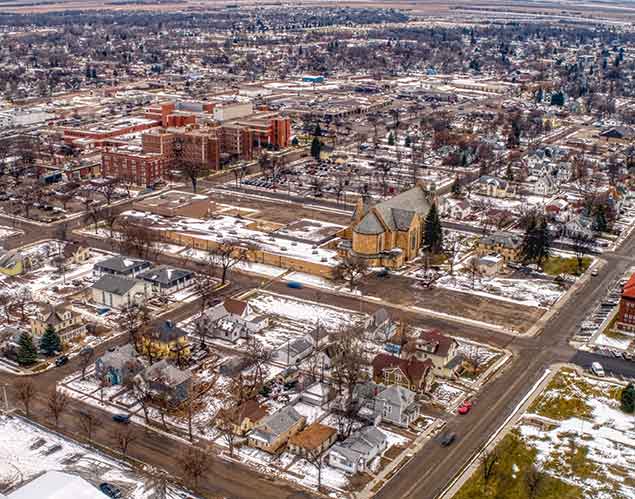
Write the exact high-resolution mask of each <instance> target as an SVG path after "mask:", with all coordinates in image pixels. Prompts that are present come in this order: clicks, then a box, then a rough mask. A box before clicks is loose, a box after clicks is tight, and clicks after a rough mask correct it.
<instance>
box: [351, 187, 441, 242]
mask: <svg viewBox="0 0 635 499" xmlns="http://www.w3.org/2000/svg"><path fill="white" fill-rule="evenodd" d="M429 210H430V201H429V200H428V197H427V193H426V191H425V189H424V188H423V187H422V186H416V187H413V188H412V189H409V190H407V191H405V192H402V193H401V194H399V195H397V196H395V197H393V198H391V199H388V200H387V201H383V202H381V203H379V204H377V205H375V206H374V208H373V210H371V211H369V212H368V213H367V214H366V215H365V216H364V218H362V220H361V221H360V223H359V224H358V225H357V226H356V227H355V232H357V233H359V234H367V235H372V234H381V233H382V232H384V227H383V225H382V223H381V222H382V221H383V223H384V224H386V226H387V227H388V228H389V229H390V230H400V231H406V230H408V228H409V227H410V224H411V223H412V218H413V217H414V215H415V214H418V215H420V216H421V217H425V216H426V215H427V214H428V211H429ZM378 216H379V217H381V221H380V220H379V219H378V218H377V217H378Z"/></svg>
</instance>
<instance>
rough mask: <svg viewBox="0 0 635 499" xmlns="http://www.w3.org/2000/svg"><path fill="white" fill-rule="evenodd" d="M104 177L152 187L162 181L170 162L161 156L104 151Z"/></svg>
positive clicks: (141, 152) (121, 150)
mask: <svg viewBox="0 0 635 499" xmlns="http://www.w3.org/2000/svg"><path fill="white" fill-rule="evenodd" d="M101 163H102V175H103V176H104V177H118V178H123V179H125V181H127V182H130V183H133V184H136V185H141V186H144V185H151V184H153V183H155V182H157V181H158V180H160V179H162V178H163V177H164V176H165V175H166V173H167V171H168V167H169V161H168V160H167V159H166V158H165V157H164V156H162V155H160V154H148V153H145V152H143V151H133V150H129V149H126V148H118V149H114V150H112V151H104V152H103V154H102V156H101Z"/></svg>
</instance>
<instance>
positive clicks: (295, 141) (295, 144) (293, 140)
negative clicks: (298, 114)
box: [291, 137, 300, 146]
mask: <svg viewBox="0 0 635 499" xmlns="http://www.w3.org/2000/svg"><path fill="white" fill-rule="evenodd" d="M299 144H300V141H299V140H298V138H297V137H293V138H292V139H291V145H292V146H297V145H299Z"/></svg>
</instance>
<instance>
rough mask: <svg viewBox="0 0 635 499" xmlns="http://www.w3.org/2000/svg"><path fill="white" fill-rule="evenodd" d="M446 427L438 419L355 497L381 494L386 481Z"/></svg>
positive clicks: (369, 496)
mask: <svg viewBox="0 0 635 499" xmlns="http://www.w3.org/2000/svg"><path fill="white" fill-rule="evenodd" d="M444 425H445V421H443V420H441V419H437V420H436V421H434V423H432V424H431V425H430V427H429V428H427V429H426V430H425V431H424V432H423V433H422V434H421V435H419V436H418V437H417V438H415V439H414V441H413V442H412V444H411V445H410V446H409V447H408V448H407V449H405V450H404V451H403V452H402V453H401V454H399V455H398V456H397V457H396V458H395V459H393V460H392V461H391V462H390V464H388V465H387V466H386V467H385V468H384V469H383V470H381V471H380V472H379V473H378V474H377V475H375V477H374V478H373V479H372V480H371V481H370V482H368V483H367V484H366V486H365V487H364V488H363V489H362V490H361V491H360V492H357V493H356V494H355V497H356V498H358V499H369V498H371V497H373V496H374V495H375V494H377V492H379V491H380V490H381V489H382V488H383V487H384V486H385V485H386V484H387V483H389V480H386V478H387V477H392V474H393V472H395V471H396V470H397V469H399V468H401V467H402V466H405V465H406V464H407V462H408V461H410V459H412V458H413V457H414V455H415V454H416V453H417V452H419V451H420V450H421V448H422V447H423V446H424V445H425V444H426V443H427V441H428V440H429V439H430V438H432V436H433V435H434V434H435V433H436V432H437V430H439V429H441V428H442V427H443V426H444ZM382 481H384V483H383V484H382V485H381V487H379V488H377V489H375V487H377V485H378V484H380V483H381V482H382Z"/></svg>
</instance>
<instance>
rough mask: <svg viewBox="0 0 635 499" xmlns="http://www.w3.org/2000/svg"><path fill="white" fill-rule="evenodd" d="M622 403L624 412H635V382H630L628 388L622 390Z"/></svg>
mask: <svg viewBox="0 0 635 499" xmlns="http://www.w3.org/2000/svg"><path fill="white" fill-rule="evenodd" d="M620 403H621V405H622V410H623V411H624V412H627V413H629V414H632V413H633V412H635V386H633V383H629V384H628V385H627V386H626V388H624V389H623V390H622V394H621V397H620Z"/></svg>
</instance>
